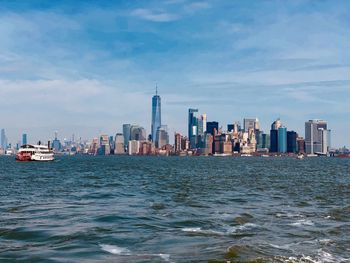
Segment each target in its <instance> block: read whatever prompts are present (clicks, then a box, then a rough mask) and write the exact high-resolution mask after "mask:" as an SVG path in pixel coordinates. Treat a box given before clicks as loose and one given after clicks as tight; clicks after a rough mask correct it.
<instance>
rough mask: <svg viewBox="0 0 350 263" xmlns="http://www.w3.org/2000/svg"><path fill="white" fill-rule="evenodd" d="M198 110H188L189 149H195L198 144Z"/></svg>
mask: <svg viewBox="0 0 350 263" xmlns="http://www.w3.org/2000/svg"><path fill="white" fill-rule="evenodd" d="M198 119H199V118H198V109H188V139H189V140H190V145H191V148H196V146H197V142H198V137H197V136H198Z"/></svg>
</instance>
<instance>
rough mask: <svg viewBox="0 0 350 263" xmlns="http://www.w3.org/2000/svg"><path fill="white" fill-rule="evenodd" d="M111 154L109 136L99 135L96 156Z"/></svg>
mask: <svg viewBox="0 0 350 263" xmlns="http://www.w3.org/2000/svg"><path fill="white" fill-rule="evenodd" d="M110 153H111V148H110V145H109V136H108V135H101V136H100V147H99V149H98V151H97V154H98V155H109V154H110Z"/></svg>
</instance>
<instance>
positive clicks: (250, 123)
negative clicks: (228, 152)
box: [243, 118, 260, 132]
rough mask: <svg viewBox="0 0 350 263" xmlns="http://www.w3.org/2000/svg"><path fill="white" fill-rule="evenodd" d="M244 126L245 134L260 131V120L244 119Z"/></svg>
mask: <svg viewBox="0 0 350 263" xmlns="http://www.w3.org/2000/svg"><path fill="white" fill-rule="evenodd" d="M243 126H244V131H245V132H248V131H249V129H253V130H260V124H259V120H258V119H257V118H255V119H249V118H244V119H243Z"/></svg>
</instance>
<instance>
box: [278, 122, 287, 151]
mask: <svg viewBox="0 0 350 263" xmlns="http://www.w3.org/2000/svg"><path fill="white" fill-rule="evenodd" d="M278 152H280V153H285V152H287V128H286V127H279V128H278Z"/></svg>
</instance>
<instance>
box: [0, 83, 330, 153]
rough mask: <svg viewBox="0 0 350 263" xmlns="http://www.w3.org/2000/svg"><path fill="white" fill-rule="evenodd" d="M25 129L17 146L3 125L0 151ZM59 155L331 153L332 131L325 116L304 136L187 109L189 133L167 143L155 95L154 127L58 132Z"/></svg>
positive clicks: (54, 145) (311, 122) (253, 121)
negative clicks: (84, 135)
mask: <svg viewBox="0 0 350 263" xmlns="http://www.w3.org/2000/svg"><path fill="white" fill-rule="evenodd" d="M27 143H28V138H27V134H23V136H22V142H18V143H17V144H16V147H13V146H12V145H11V144H9V143H8V140H7V136H6V134H5V130H4V129H2V130H1V134H0V154H11V153H14V152H15V151H16V150H18V149H19V147H20V146H21V145H24V144H27ZM48 144H49V145H50V146H51V148H52V149H53V150H54V151H55V152H56V153H57V154H76V153H81V154H91V155H111V154H115V155H121V154H128V155H219V156H220V155H223V156H226V155H246V156H247V155H248V156H249V155H293V154H307V155H310V156H312V155H329V154H330V153H331V152H332V151H331V131H330V130H329V129H328V127H327V122H326V121H323V120H309V121H307V122H305V138H303V137H301V136H300V135H299V134H298V133H297V132H295V131H293V130H288V129H287V127H285V126H284V125H283V123H282V121H281V120H280V119H277V120H275V121H274V122H273V123H272V124H271V129H270V130H269V131H268V132H264V131H263V130H262V129H261V125H260V122H259V120H258V119H257V118H244V119H243V125H241V123H240V122H238V121H236V122H233V123H231V124H228V125H227V128H226V129H224V128H223V127H222V126H219V122H217V121H208V120H207V115H206V114H200V113H199V110H198V109H194V108H190V109H189V110H188V134H187V135H185V136H184V135H182V134H180V133H175V137H174V145H170V144H169V133H168V128H167V125H164V124H163V123H162V119H161V97H160V96H159V95H158V90H157V88H156V94H155V95H154V96H153V97H152V122H151V132H150V134H149V135H147V132H146V129H145V128H144V127H142V126H140V125H136V124H123V129H122V133H117V134H115V135H114V136H109V135H106V134H102V135H100V136H99V137H96V138H94V139H92V141H82V140H81V138H79V140H75V137H74V134H73V136H72V138H71V139H70V140H67V139H64V140H63V142H61V141H60V140H59V139H58V136H57V132H55V137H54V139H53V140H52V142H49V143H48Z"/></svg>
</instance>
